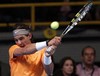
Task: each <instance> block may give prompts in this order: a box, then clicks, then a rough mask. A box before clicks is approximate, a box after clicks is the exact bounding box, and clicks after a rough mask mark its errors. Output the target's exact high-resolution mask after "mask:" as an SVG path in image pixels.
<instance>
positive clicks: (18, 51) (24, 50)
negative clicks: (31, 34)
mask: <svg viewBox="0 0 100 76" xmlns="http://www.w3.org/2000/svg"><path fill="white" fill-rule="evenodd" d="M36 51H37V49H36V45H35V43H34V44H29V45H26V46H25V47H24V48H16V49H15V50H14V56H21V55H27V54H32V53H35V52H36Z"/></svg>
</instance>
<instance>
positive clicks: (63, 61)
mask: <svg viewBox="0 0 100 76" xmlns="http://www.w3.org/2000/svg"><path fill="white" fill-rule="evenodd" d="M66 60H71V61H72V63H73V67H74V69H73V72H72V74H71V76H77V75H76V63H75V61H74V60H73V59H72V58H71V57H64V58H62V60H61V61H60V68H63V65H64V63H65V61H66Z"/></svg>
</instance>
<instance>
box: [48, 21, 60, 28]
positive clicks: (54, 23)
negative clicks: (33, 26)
mask: <svg viewBox="0 0 100 76" xmlns="http://www.w3.org/2000/svg"><path fill="white" fill-rule="evenodd" d="M50 27H51V28H52V29H58V27H59V22H57V21H54V22H52V23H51V25H50Z"/></svg>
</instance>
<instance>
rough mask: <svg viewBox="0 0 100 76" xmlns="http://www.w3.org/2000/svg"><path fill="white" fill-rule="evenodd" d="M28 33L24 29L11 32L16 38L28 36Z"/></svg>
mask: <svg viewBox="0 0 100 76" xmlns="http://www.w3.org/2000/svg"><path fill="white" fill-rule="evenodd" d="M28 33H29V31H28V30H26V29H16V30H14V31H13V36H17V35H26V34H28Z"/></svg>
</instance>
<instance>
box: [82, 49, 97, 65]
mask: <svg viewBox="0 0 100 76" xmlns="http://www.w3.org/2000/svg"><path fill="white" fill-rule="evenodd" d="M82 59H83V61H84V63H85V64H88V65H92V64H93V62H94V60H95V54H94V50H93V49H92V48H87V49H85V50H84V54H83V56H82Z"/></svg>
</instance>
